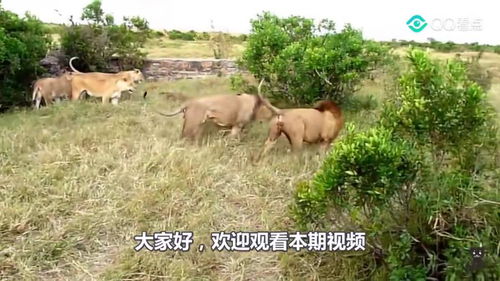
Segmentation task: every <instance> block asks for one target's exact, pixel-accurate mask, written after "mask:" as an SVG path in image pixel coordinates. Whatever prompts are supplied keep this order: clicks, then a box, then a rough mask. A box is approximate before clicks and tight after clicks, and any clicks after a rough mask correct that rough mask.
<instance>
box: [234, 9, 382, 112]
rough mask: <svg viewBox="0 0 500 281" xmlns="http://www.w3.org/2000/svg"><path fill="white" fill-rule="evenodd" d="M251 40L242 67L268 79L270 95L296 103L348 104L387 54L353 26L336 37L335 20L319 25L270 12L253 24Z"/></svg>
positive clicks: (249, 38)
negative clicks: (279, 16) (345, 101)
mask: <svg viewBox="0 0 500 281" xmlns="http://www.w3.org/2000/svg"><path fill="white" fill-rule="evenodd" d="M247 41H248V45H247V48H246V49H245V52H244V53H243V58H242V60H241V61H240V64H241V65H242V66H244V67H245V68H247V69H248V70H249V71H250V72H251V73H252V74H254V75H255V76H256V77H257V78H258V79H259V80H260V79H261V78H265V79H266V81H267V82H268V83H269V85H270V89H268V91H267V92H270V93H271V94H272V95H274V96H275V97H278V98H283V99H286V100H288V101H290V102H292V103H311V102H314V101H316V100H317V99H325V98H329V99H333V100H335V101H337V102H342V101H344V100H345V98H346V97H348V96H350V95H351V94H352V93H353V92H355V91H356V90H357V87H358V86H359V82H360V81H361V79H362V78H364V77H365V76H366V75H367V73H368V71H370V70H372V69H373V68H374V67H375V66H376V65H377V63H379V62H380V61H382V59H383V57H384V55H385V53H386V52H385V51H386V48H384V47H382V46H381V45H380V44H378V43H376V42H371V41H368V40H365V39H363V37H362V34H361V32H360V31H358V30H355V29H353V28H352V27H351V26H349V25H348V26H346V27H345V28H344V29H343V30H342V31H341V32H339V33H337V32H336V31H335V28H334V23H333V22H331V21H327V20H323V21H322V22H321V23H320V24H318V25H315V24H314V22H313V20H311V19H306V18H302V17H296V16H292V17H289V18H278V17H276V16H274V15H272V14H270V13H267V12H266V13H264V14H263V15H259V16H258V18H257V19H255V20H252V32H251V34H250V35H249V36H248V40H247Z"/></svg>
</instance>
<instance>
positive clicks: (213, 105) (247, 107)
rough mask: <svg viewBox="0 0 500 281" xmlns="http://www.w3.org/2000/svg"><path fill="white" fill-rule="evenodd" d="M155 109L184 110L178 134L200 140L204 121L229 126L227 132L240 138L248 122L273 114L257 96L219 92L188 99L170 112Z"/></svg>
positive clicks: (269, 116)
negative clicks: (182, 122) (180, 129)
mask: <svg viewBox="0 0 500 281" xmlns="http://www.w3.org/2000/svg"><path fill="white" fill-rule="evenodd" d="M158 113H159V114H161V115H163V116H167V117H172V116H176V115H178V114H181V113H183V114H184V124H183V126H182V133H181V137H182V138H187V139H190V140H193V141H198V140H199V138H200V136H201V135H202V133H203V125H204V124H205V123H206V122H207V121H211V122H213V123H214V124H216V125H217V126H219V127H230V128H231V133H230V136H232V137H236V138H239V137H240V133H241V130H242V129H243V128H244V127H245V126H246V125H248V124H249V123H250V122H252V121H254V120H263V119H266V118H267V119H269V118H271V117H272V114H271V111H270V110H269V109H267V108H266V107H265V106H264V104H263V103H262V100H261V99H260V97H259V96H256V95H250V94H238V95H230V94H221V95H213V96H208V97H200V98H195V99H190V100H188V101H187V102H185V103H184V104H183V105H182V106H181V107H180V108H179V109H178V110H176V111H174V112H173V113H161V112H158Z"/></svg>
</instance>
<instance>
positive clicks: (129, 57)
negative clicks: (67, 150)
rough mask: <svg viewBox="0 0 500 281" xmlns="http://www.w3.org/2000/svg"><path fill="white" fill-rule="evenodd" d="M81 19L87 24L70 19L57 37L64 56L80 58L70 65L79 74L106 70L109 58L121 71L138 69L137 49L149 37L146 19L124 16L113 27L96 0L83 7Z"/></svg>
mask: <svg viewBox="0 0 500 281" xmlns="http://www.w3.org/2000/svg"><path fill="white" fill-rule="evenodd" d="M81 18H82V19H83V20H86V21H87V24H85V25H78V24H75V23H74V22H73V21H72V20H71V21H72V24H71V25H70V26H68V27H66V29H65V31H64V33H63V35H62V38H61V46H62V48H63V50H64V53H65V54H66V55H67V56H69V57H73V56H77V57H79V58H80V59H79V60H76V61H75V63H74V65H75V67H77V68H78V69H79V70H80V71H106V70H107V68H108V66H109V61H110V60H111V58H112V57H113V56H117V57H119V61H120V65H121V68H122V69H131V68H139V67H141V66H142V62H143V58H144V57H145V53H143V52H142V51H141V48H142V47H143V46H144V44H145V42H146V40H147V38H148V37H149V35H150V34H151V33H150V30H149V27H148V23H147V21H146V20H144V19H142V18H139V17H132V18H128V17H124V19H123V23H122V24H120V25H117V24H115V23H114V18H113V17H112V16H111V15H106V14H104V11H103V10H102V8H101V1H100V0H94V1H93V2H91V3H90V4H89V5H88V6H86V7H85V8H84V10H83V14H82V17H81Z"/></svg>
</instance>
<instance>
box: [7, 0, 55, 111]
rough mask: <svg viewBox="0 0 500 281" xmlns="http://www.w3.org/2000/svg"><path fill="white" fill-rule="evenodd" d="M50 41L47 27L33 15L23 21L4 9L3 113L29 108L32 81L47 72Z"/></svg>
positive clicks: (27, 15)
mask: <svg viewBox="0 0 500 281" xmlns="http://www.w3.org/2000/svg"><path fill="white" fill-rule="evenodd" d="M49 45H50V38H49V36H48V32H47V29H46V28H45V27H44V25H43V24H42V23H41V22H40V21H39V20H37V19H36V18H35V17H33V16H31V15H30V14H26V15H25V17H24V18H20V17H19V16H17V15H16V14H14V13H12V12H10V11H7V10H4V9H3V8H2V7H1V6H0V111H3V110H6V109H8V108H9V107H12V106H20V105H27V104H28V103H27V101H28V100H30V99H31V96H30V97H29V98H27V95H28V93H29V89H30V87H31V84H32V82H33V81H34V80H35V79H36V78H37V76H39V75H40V74H42V73H43V71H44V70H43V68H41V67H40V60H41V59H43V58H44V57H45V54H46V53H47V50H48V47H49Z"/></svg>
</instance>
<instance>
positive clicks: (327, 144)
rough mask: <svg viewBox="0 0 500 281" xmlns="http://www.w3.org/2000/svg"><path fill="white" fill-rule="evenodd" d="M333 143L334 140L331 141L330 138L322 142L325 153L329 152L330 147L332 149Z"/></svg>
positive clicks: (321, 146) (322, 149)
mask: <svg viewBox="0 0 500 281" xmlns="http://www.w3.org/2000/svg"><path fill="white" fill-rule="evenodd" d="M331 143H332V142H331V141H330V140H328V141H323V142H321V144H320V149H321V151H322V152H323V153H325V154H326V153H328V150H329V149H330V147H331Z"/></svg>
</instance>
